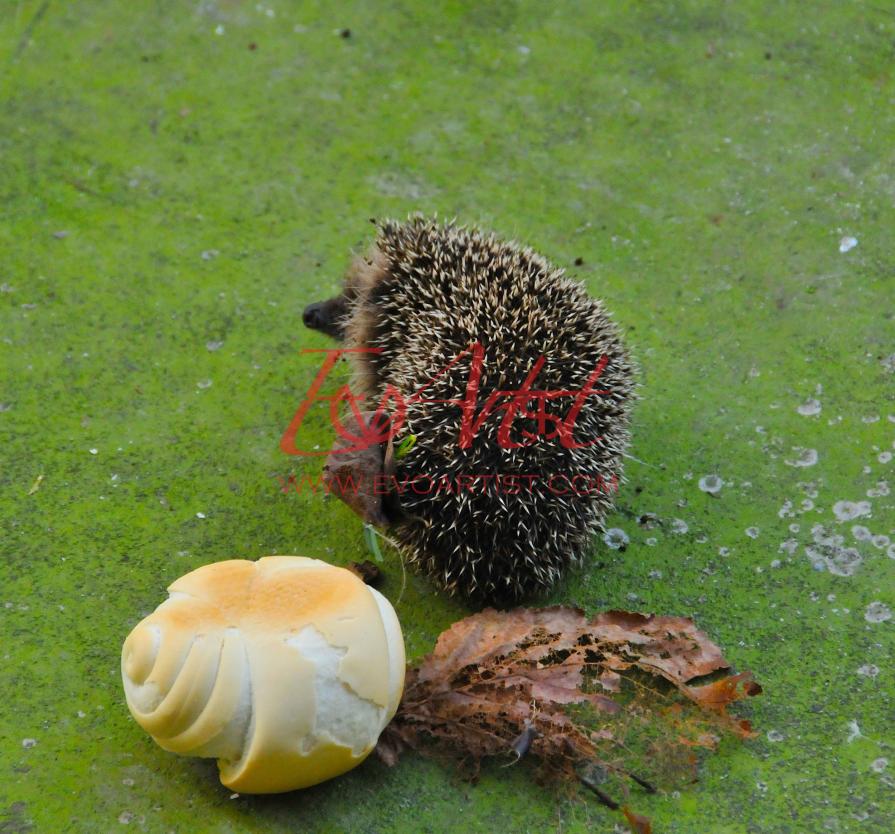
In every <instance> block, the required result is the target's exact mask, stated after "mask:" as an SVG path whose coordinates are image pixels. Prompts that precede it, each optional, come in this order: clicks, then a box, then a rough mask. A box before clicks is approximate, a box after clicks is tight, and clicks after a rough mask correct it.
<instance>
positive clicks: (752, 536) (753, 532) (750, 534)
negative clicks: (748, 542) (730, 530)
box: [746, 527, 761, 539]
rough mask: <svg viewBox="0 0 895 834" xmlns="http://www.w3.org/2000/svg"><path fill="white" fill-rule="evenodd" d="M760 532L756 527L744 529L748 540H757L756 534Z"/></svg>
mask: <svg viewBox="0 0 895 834" xmlns="http://www.w3.org/2000/svg"><path fill="white" fill-rule="evenodd" d="M760 532H761V530H759V528H758V527H747V528H746V535H747V536H748V537H749V538H750V539H757V538H758V534H759V533H760Z"/></svg>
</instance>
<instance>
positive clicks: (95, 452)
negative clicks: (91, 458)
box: [90, 449, 99, 455]
mask: <svg viewBox="0 0 895 834" xmlns="http://www.w3.org/2000/svg"><path fill="white" fill-rule="evenodd" d="M90 454H91V455H98V454H99V449H91V450H90Z"/></svg>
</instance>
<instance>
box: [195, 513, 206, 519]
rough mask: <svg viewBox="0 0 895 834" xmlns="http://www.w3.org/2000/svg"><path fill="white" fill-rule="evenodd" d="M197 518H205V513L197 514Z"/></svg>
mask: <svg viewBox="0 0 895 834" xmlns="http://www.w3.org/2000/svg"><path fill="white" fill-rule="evenodd" d="M196 518H205V513H196Z"/></svg>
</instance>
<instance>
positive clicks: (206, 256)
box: [202, 249, 221, 261]
mask: <svg viewBox="0 0 895 834" xmlns="http://www.w3.org/2000/svg"><path fill="white" fill-rule="evenodd" d="M220 254H221V253H220V252H218V250H217V249H206V250H205V251H204V252H203V253H202V260H203V261H210V260H212V259H214V258H216V257H217V256H218V255H220Z"/></svg>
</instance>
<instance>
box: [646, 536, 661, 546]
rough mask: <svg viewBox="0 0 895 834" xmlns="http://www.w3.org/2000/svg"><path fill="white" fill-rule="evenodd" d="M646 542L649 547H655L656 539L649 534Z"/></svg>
mask: <svg viewBox="0 0 895 834" xmlns="http://www.w3.org/2000/svg"><path fill="white" fill-rule="evenodd" d="M646 543H647V544H648V545H649V546H650V547H655V546H656V544H658V540H657V539H656V537H655V536H650V537H649V538H648V539H647V540H646Z"/></svg>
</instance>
